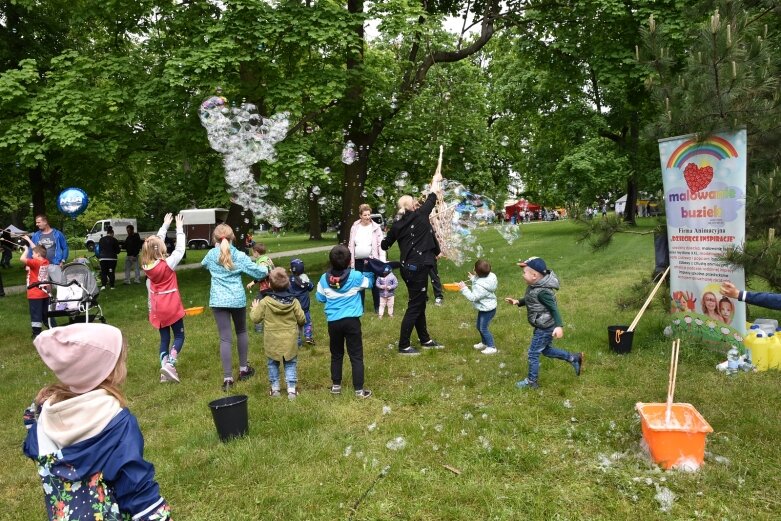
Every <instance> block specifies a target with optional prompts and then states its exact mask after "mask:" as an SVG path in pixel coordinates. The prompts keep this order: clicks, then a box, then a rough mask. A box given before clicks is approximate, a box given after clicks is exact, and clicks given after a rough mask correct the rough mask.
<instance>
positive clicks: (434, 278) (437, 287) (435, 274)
mask: <svg viewBox="0 0 781 521" xmlns="http://www.w3.org/2000/svg"><path fill="white" fill-rule="evenodd" d="M429 275H430V276H431V287H432V288H434V298H445V296H444V295H443V294H442V281H441V280H440V279H439V269H438V268H437V265H436V264H434V265H433V266H432V267H431V270H430V272H429Z"/></svg>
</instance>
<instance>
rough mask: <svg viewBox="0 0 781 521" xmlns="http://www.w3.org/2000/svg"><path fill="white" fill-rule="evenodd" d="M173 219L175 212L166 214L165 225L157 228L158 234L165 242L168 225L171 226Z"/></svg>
mask: <svg viewBox="0 0 781 521" xmlns="http://www.w3.org/2000/svg"><path fill="white" fill-rule="evenodd" d="M173 219H174V214H172V213H171V212H168V213H167V214H165V217H163V225H162V226H161V227H160V229H159V230H157V236H158V237H160V238H161V239H162V240H163V242H165V236H166V235H167V234H168V227H169V226H171V221H173Z"/></svg>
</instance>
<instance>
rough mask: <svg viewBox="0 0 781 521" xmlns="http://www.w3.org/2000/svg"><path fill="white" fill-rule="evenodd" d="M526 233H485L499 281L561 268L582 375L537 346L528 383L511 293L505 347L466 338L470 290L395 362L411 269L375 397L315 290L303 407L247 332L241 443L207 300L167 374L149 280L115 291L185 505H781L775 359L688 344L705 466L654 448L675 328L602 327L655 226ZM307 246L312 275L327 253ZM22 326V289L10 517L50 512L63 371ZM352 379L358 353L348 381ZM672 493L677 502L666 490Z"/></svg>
mask: <svg viewBox="0 0 781 521" xmlns="http://www.w3.org/2000/svg"><path fill="white" fill-rule="evenodd" d="M644 229H645V230H650V229H651V223H649V224H648V226H647V227H645V228H644ZM522 230H523V233H522V236H521V238H520V239H518V240H517V241H516V242H515V243H514V244H513V245H512V246H508V245H507V243H506V242H504V241H503V240H502V239H501V237H500V236H499V234H498V233H496V232H495V231H494V230H484V231H483V232H481V234H480V236H479V243H480V244H481V246H482V248H483V252H484V257H485V258H487V259H488V260H489V261H490V262H491V263H492V264H493V267H494V271H495V273H496V274H497V277H498V278H499V290H498V292H497V295H498V296H499V297H500V299H501V298H503V297H505V296H515V297H517V296H519V295H521V294H522V293H523V290H524V288H525V287H524V285H523V280H522V278H521V272H520V268H518V267H517V266H515V264H514V263H515V262H516V261H517V260H518V259H524V258H526V257H528V256H530V255H539V256H541V257H543V258H545V260H546V261H547V262H548V265H549V266H550V267H551V268H553V269H554V270H555V271H556V273H557V274H558V276H559V278H560V280H561V282H562V290H561V291H560V292H559V295H558V299H559V304H560V308H561V311H562V315H563V317H564V321H565V323H566V328H565V337H564V338H563V339H562V340H560V341H558V342H557V345H559V346H560V347H563V348H565V349H568V350H571V351H584V352H585V353H586V364H585V369H584V372H583V374H582V376H581V377H579V378H577V377H575V375H574V373H573V371H572V368H571V367H570V366H569V365H568V364H565V363H563V362H561V361H558V360H550V359H543V362H542V366H541V373H540V384H541V388H540V390H539V391H530V392H522V391H519V390H517V389H516V388H515V387H514V383H515V382H516V381H517V380H519V379H521V378H523V377H524V376H525V373H526V348H527V346H528V343H529V339H530V336H531V327H530V326H529V325H528V323H527V322H526V317H525V312H524V311H519V310H518V308H514V307H512V306H509V305H506V304H500V307H499V311H498V313H497V315H496V319H495V320H494V322H493V324H492V327H491V330H492V332H493V333H494V336H495V337H496V342H497V346H498V347H499V349H500V352H499V353H498V354H497V355H494V356H484V355H481V354H480V353H478V352H476V351H475V350H474V349H472V344H474V343H476V342H478V341H479V336H478V335H477V332H476V331H475V329H474V321H475V317H476V312H475V310H474V309H473V308H472V307H471V305H470V304H469V303H468V302H467V301H466V299H464V298H463V297H461V295H459V294H458V293H448V294H447V295H446V300H445V305H444V306H442V307H434V306H430V307H429V308H428V310H427V316H428V324H429V330H430V331H431V333H432V336H433V337H434V338H435V339H437V340H438V341H440V342H442V343H444V344H445V346H446V348H445V349H444V350H440V351H427V352H425V353H424V354H423V355H422V356H420V357H416V358H401V357H399V356H398V355H397V354H396V350H395V342H396V341H397V339H398V329H399V324H400V319H401V316H402V314H403V311H404V309H405V308H406V292H405V290H404V288H403V284H402V287H401V288H400V290H399V292H398V293H397V300H396V301H397V306H396V307H397V311H396V314H397V316H396V317H395V318H393V319H388V318H384V319H382V320H378V319H377V317H376V316H370V315H367V316H364V318H363V319H362V323H363V333H364V334H363V337H364V353H365V363H366V385H367V387H369V388H370V389H372V390H373V391H374V396H373V397H372V398H370V399H368V400H358V399H355V398H354V397H353V396H352V393H351V392H348V393H346V394H344V395H342V396H338V397H334V396H331V395H330V393H329V392H328V390H327V387H328V385H329V384H330V379H329V352H328V347H327V333H326V326H325V321H324V316H323V310H322V305H320V304H319V303H313V305H312V317H313V319H314V327H315V338H316V340H317V345H316V346H315V347H314V348H307V349H303V350H302V352H301V355H300V361H299V379H300V382H299V389H300V391H301V394H300V396H299V398H298V399H297V400H296V401H295V402H288V401H287V400H286V399H281V400H280V399H271V398H269V397H268V396H267V380H266V370H265V357H264V356H263V351H262V340H261V337H260V336H259V335H256V334H254V333H252V334H251V348H250V361H251V363H253V364H254V365H255V367H256V368H257V369H258V375H257V376H256V377H255V378H254V379H252V380H250V381H248V382H240V383H238V384H237V386H236V389H235V390H236V392H237V393H242V394H248V395H249V397H250V398H249V414H250V435H249V436H248V437H246V438H244V439H240V440H235V441H233V442H231V443H228V444H223V443H220V442H219V441H218V438H217V434H216V431H215V429H214V425H213V422H212V418H211V415H210V411H209V408H208V406H207V404H208V402H209V401H211V400H213V399H216V398H219V397H221V396H222V393H221V391H220V384H221V380H222V375H221V372H222V371H221V366H220V361H219V354H218V338H217V331H216V326H215V324H214V319H213V318H212V316H211V314H210V313H209V312H208V311H207V312H206V313H204V314H202V315H199V316H195V317H188V318H187V319H186V323H185V324H186V334H187V340H186V343H185V348H184V350H183V351H182V354H181V358H180V365H179V374H180V375H181V378H182V383H181V384H179V385H161V384H160V383H159V382H158V379H159V373H158V357H157V344H158V338H159V337H158V334H157V332H156V331H155V330H154V329H153V328H152V327H151V326H150V325H149V323H148V322H147V318H146V293H145V289H144V288H143V287H141V286H130V287H119V288H117V289H116V290H114V291H107V292H103V293H102V294H101V295H100V301H101V304H102V306H103V309H104V311H105V314H106V317H107V319H108V321H109V323H112V324H114V325H117V326H118V327H120V328H121V329H122V330H123V331H124V333H125V334H126V335H127V337H128V339H129V343H130V357H129V374H128V382H127V385H126V387H125V391H126V393H127V395H128V397H129V402H130V409H131V410H132V411H133V412H134V414H135V415H136V416H137V417H138V420H139V422H140V424H141V428H142V430H143V432H144V436H145V439H146V456H147V458H148V459H149V460H150V461H152V462H153V463H154V464H155V466H156V469H157V479H158V481H159V483H160V486H161V490H162V492H163V494H164V495H165V496H166V498H167V499H168V501H169V502H170V504H171V506H172V509H173V512H174V515H175V517H176V518H177V519H186V520H213V519H236V520H244V519H313V520H314V519H316V520H333V519H362V520H408V519H413V520H432V521H433V520H451V519H454V520H461V519H464V520H487V519H501V520H515V519H539V520H549V519H610V520H612V519H630V518H632V519H696V518H700V519H752V520H753V519H768V520H770V519H778V516H779V513H781V494H779V490H781V477H780V476H781V472H780V471H781V443H780V442H779V440H781V423H780V422H779V413H778V404H779V403H781V385H780V384H781V373H779V372H775V371H771V372H766V373H758V374H748V373H740V374H738V375H736V376H735V377H731V378H728V377H726V376H724V375H723V374H721V373H718V372H717V371H716V370H715V365H716V364H717V363H718V362H720V361H721V360H722V358H723V357H722V355H720V354H719V353H717V352H715V351H714V350H713V349H712V348H706V347H705V346H702V345H699V344H697V343H695V342H693V341H684V342H683V344H682V346H681V360H680V365H679V368H678V383H677V388H676V399H677V401H680V402H687V403H691V404H693V405H694V406H695V407H696V408H697V410H698V411H699V412H700V413H702V415H703V416H704V417H705V418H706V419H707V420H708V421H709V423H710V424H711V425H712V426H713V429H714V433H712V434H710V435H708V438H707V440H708V441H707V447H706V451H707V454H706V464H705V465H704V466H703V468H702V469H700V471H699V472H696V473H685V472H679V471H670V472H663V471H661V470H659V469H658V468H657V467H656V466H655V465H653V464H651V463H650V462H649V459H648V457H647V456H646V455H645V454H644V453H643V451H642V448H641V432H640V422H639V418H638V416H637V414H636V413H635V410H634V406H635V403H636V402H659V401H663V400H664V399H665V395H666V390H667V373H668V365H669V352H670V342H669V340H668V339H666V338H665V337H663V335H662V330H663V328H664V326H665V320H666V315H665V312H664V310H663V309H662V306H661V305H658V304H656V305H654V306H652V307H651V308H649V310H648V311H647V312H646V313H645V315H644V316H643V319H642V320H641V322H640V324H639V326H638V328H637V331H636V334H635V338H634V348H633V350H632V352H631V353H630V354H628V355H625V356H619V355H616V354H614V353H612V352H610V350H609V348H608V342H607V326H608V325H613V324H628V323H630V322H631V320H632V318H633V317H634V314H635V313H636V312H637V309H630V310H625V311H620V310H618V308H617V307H616V305H615V301H616V299H617V298H619V297H622V296H625V295H626V294H627V292H628V291H629V288H630V287H631V286H632V285H633V284H634V283H635V282H637V281H638V279H640V278H641V277H642V276H648V275H649V274H650V272H651V271H652V269H653V248H652V236H651V235H650V234H649V235H625V236H621V237H619V238H618V240H617V241H616V243H615V244H614V245H612V246H611V247H610V248H608V249H607V250H605V251H601V252H597V253H592V252H591V251H589V250H588V249H587V247H586V246H584V245H579V244H577V243H576V242H575V237H576V235H577V228H576V226H575V225H574V224H573V223H569V222H555V223H535V224H530V225H523V228H522ZM267 243H268V245H269V248H270V250H271V251H272V252H273V251H281V250H282V248H283V247H284V249H286V250H287V249H290V248H289V247H288V246H287V243H283V242H281V239H280V242H279V243H275V242H272V241H271V240H269V241H267ZM307 244H311V243H307ZM189 255H190V253H189V252H188V260H189ZM396 257H397V255H396ZM303 258H304V261H305V262H306V265H307V272H308V273H309V275H310V277H311V278H312V279H313V280H315V281H316V280H317V279H318V278H319V276H320V274H321V273H322V272H323V269H324V266H325V261H326V258H327V255H326V254H323V253H318V254H310V255H305V256H304V257H303ZM473 260H474V259H472V261H471V262H470V263H468V264H465V265H463V266H454V265H453V264H452V263H450V262H442V263H441V267H440V273H441V276H442V279H443V281H444V282H452V281H457V280H461V279H463V278H465V273H466V272H467V271H470V270H471V269H472V262H473ZM288 262H289V259H279V260H278V261H277V264H278V265H282V266H287V265H288ZM179 284H180V288H181V292H182V296H183V299H184V304H185V307H189V306H191V305H192V306H194V305H207V303H208V286H209V277H208V274H207V273H204V272H203V271H201V270H190V271H183V272H180V273H179ZM763 316H766V315H763ZM28 323H29V319H28V315H27V303H26V302H25V298H24V296H23V295H17V296H10V297H6V298H5V299H2V300H0V328H2V335H1V336H2V339H3V342H2V362H0V420H2V421H1V422H0V433H1V435H0V440H2V447H1V448H0V457H2V461H3V462H4V465H3V466H2V469H0V483H2V484H3V486H2V487H0V503H1V504H2V505H3V507H2V508H1V509H0V518H1V519H9V520H11V519H13V520H20V519H25V520H27V519H44V518H45V513H44V506H43V502H42V491H41V487H40V483H39V480H38V477H37V475H36V472H35V466H34V465H33V463H32V462H31V461H28V460H27V459H25V458H24V457H23V455H22V453H21V443H22V440H23V438H24V435H25V432H24V428H23V427H22V422H21V416H22V412H23V409H24V408H25V406H27V405H28V404H29V403H30V401H31V399H32V397H33V396H35V393H36V392H37V390H38V389H39V388H40V387H42V386H43V385H45V384H47V383H49V382H51V381H52V375H51V374H50V373H49V371H48V370H47V369H46V367H45V366H44V365H43V364H42V362H41V361H40V360H39V358H38V357H37V355H36V353H35V350H34V348H33V347H32V346H31V343H30V340H29V336H30V334H29V326H28ZM414 340H415V337H414V336H413V341H414ZM236 362H237V361H236V359H235V356H234V364H236ZM349 374H350V372H349V363H347V362H346V363H345V379H344V383H345V384H346V387H347V388H348V389H347V390H349V382H350V377H349ZM398 437H401V438H403V440H404V442H405V446H404V447H403V448H401V449H399V450H391V449H389V448H388V442H390V441H392V440H395V439H396V438H398ZM446 465H447V466H449V467H452V468H454V469H457V470H458V471H459V472H460V473H459V474H456V473H454V472H452V471H451V470H448V468H446V467H445V466H446ZM386 467H389V468H388V470H387V474H386V475H383V476H381V473H382V471H383V469H385V468H386ZM370 487H371V491H370V492H369V493H368V494H367V495H366V496H365V497H364V498H363V499H362V501H360V504H359V505H358V507H357V510H353V508H354V507H355V505H356V503H357V502H358V501H359V499H360V498H361V497H362V496H363V495H364V493H365V492H366V491H367V490H368V489H369V488H370ZM670 494H671V495H672V496H670ZM665 497H674V500H673V501H672V502H671V503H670V504H667V503H666V502H665V500H664V498H665Z"/></svg>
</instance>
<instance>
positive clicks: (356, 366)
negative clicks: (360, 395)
mask: <svg viewBox="0 0 781 521" xmlns="http://www.w3.org/2000/svg"><path fill="white" fill-rule="evenodd" d="M328 337H329V346H330V349H331V382H333V383H334V384H335V385H342V363H343V361H344V348H345V345H346V346H347V355H348V356H349V357H350V366H352V371H353V387H354V388H355V390H356V391H360V390H361V389H363V337H362V335H361V319H360V318H358V317H348V318H343V319H340V320H334V321H333V322H329V323H328Z"/></svg>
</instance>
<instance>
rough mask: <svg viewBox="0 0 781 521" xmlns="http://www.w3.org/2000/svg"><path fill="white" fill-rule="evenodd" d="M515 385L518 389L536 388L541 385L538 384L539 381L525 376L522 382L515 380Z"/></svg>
mask: <svg viewBox="0 0 781 521" xmlns="http://www.w3.org/2000/svg"><path fill="white" fill-rule="evenodd" d="M515 387H517V388H518V389H536V388H538V387H539V385H537V382H533V381H532V380H529V379H528V378H524V379H523V380H521V381H520V382H515Z"/></svg>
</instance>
